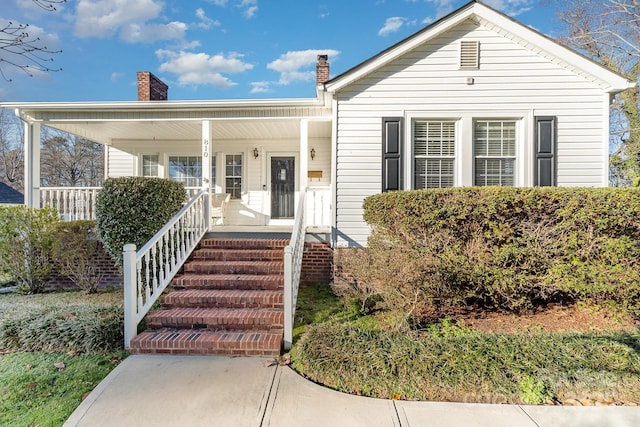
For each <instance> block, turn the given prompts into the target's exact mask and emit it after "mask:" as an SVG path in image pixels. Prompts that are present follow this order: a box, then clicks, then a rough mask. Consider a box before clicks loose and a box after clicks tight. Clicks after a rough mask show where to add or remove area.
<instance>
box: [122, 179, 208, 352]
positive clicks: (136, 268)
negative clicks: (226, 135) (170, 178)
mask: <svg viewBox="0 0 640 427" xmlns="http://www.w3.org/2000/svg"><path fill="white" fill-rule="evenodd" d="M209 220H210V217H209V190H208V189H206V188H202V189H201V190H200V191H199V192H198V193H197V194H196V195H195V196H193V197H192V198H191V200H189V202H188V203H187V204H186V205H185V206H184V207H183V208H182V209H180V211H179V212H178V213H177V214H176V215H175V216H174V217H173V218H172V219H171V220H169V222H167V224H165V226H164V227H162V229H161V230H160V231H158V232H157V233H156V234H155V235H154V236H153V237H152V238H151V240H149V241H148V242H147V243H146V244H145V245H144V246H143V247H142V248H141V249H140V250H139V251H137V252H136V245H134V244H127V245H124V247H123V257H124V260H123V261H124V264H123V270H124V345H125V348H129V347H130V344H131V340H132V339H133V338H134V337H135V336H136V335H137V329H138V323H140V321H141V320H142V319H143V318H144V316H145V315H146V314H147V312H148V311H149V309H150V308H151V306H152V305H153V303H154V302H155V301H156V300H157V299H158V298H159V297H160V295H161V294H162V292H163V291H164V289H165V288H166V287H167V285H168V284H169V283H170V282H171V280H172V279H173V277H174V276H175V275H176V273H177V272H178V270H179V269H180V268H181V267H182V265H183V264H184V263H185V261H186V260H187V258H188V257H189V255H191V252H192V251H193V250H194V249H195V247H196V246H197V245H198V243H199V242H200V239H202V237H203V236H204V234H205V233H206V232H207V231H208V230H209Z"/></svg>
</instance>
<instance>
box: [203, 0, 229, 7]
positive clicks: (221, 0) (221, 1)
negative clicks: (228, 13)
mask: <svg viewBox="0 0 640 427" xmlns="http://www.w3.org/2000/svg"><path fill="white" fill-rule="evenodd" d="M207 1H208V2H209V3H211V4H213V5H215V6H220V7H225V6H226V5H227V0H207Z"/></svg>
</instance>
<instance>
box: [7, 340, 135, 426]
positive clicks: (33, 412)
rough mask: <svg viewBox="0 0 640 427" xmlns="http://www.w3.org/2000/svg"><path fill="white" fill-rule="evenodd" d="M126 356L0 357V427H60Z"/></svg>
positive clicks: (123, 354)
mask: <svg viewBox="0 0 640 427" xmlns="http://www.w3.org/2000/svg"><path fill="white" fill-rule="evenodd" d="M124 357H126V353H125V352H114V353H106V354H97V353H96V354H83V355H72V354H66V353H42V352H32V353H26V352H19V353H9V354H4V355H0V378H2V382H1V385H0V425H2V426H7V427H9V426H61V425H62V424H63V423H64V421H65V420H66V419H67V418H68V417H69V416H70V415H71V413H72V412H73V411H74V410H75V409H76V407H77V406H78V405H79V404H80V402H82V398H83V396H84V395H85V394H86V393H88V392H89V391H91V390H93V388H94V387H95V386H96V385H98V383H99V382H100V381H101V380H102V379H103V378H104V377H106V376H107V374H108V373H109V372H111V370H113V368H114V367H115V366H116V365H117V364H118V363H119V362H120V361H121V360H122V359H123V358H124Z"/></svg>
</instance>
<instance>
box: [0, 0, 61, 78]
mask: <svg viewBox="0 0 640 427" xmlns="http://www.w3.org/2000/svg"><path fill="white" fill-rule="evenodd" d="M32 1H33V2H34V3H35V4H36V5H38V6H39V7H41V8H42V9H44V10H46V11H49V12H54V11H56V10H57V9H56V7H55V5H59V4H63V3H66V1H67V0H32ZM60 52H62V50H52V49H49V48H48V47H47V46H46V45H44V43H43V41H42V40H41V39H40V37H34V36H32V35H30V34H29V24H19V23H14V22H12V21H9V23H8V24H6V25H4V26H3V27H0V75H2V77H3V78H4V80H5V81H8V82H10V81H11V78H10V77H9V76H8V74H7V72H6V69H7V68H17V69H19V70H20V71H23V72H24V73H25V74H27V75H28V76H30V77H33V75H34V72H44V73H47V72H55V71H60V70H61V68H55V67H51V66H49V65H48V63H50V62H53V55H55V54H57V53H60Z"/></svg>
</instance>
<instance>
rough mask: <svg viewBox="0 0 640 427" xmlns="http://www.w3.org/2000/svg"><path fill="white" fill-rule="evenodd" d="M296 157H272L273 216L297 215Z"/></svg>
mask: <svg viewBox="0 0 640 427" xmlns="http://www.w3.org/2000/svg"><path fill="white" fill-rule="evenodd" d="M295 191H296V175H295V157H271V218H272V219H280V218H293V217H294V215H295V212H294V211H295Z"/></svg>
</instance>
